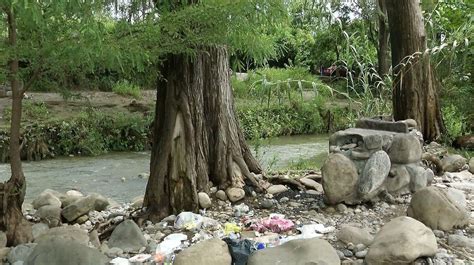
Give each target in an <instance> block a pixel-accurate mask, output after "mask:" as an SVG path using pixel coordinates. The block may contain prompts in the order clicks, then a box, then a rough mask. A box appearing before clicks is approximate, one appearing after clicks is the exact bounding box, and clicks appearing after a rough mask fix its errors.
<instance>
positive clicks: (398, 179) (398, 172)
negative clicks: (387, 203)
mask: <svg viewBox="0 0 474 265" xmlns="http://www.w3.org/2000/svg"><path fill="white" fill-rule="evenodd" d="M409 185H410V174H409V173H408V170H407V168H406V166H404V165H397V164H392V168H391V169H390V172H389V174H388V177H387V178H386V179H385V184H384V186H385V188H386V189H387V191H388V192H389V193H390V194H395V195H399V194H405V193H409V192H410V190H409Z"/></svg>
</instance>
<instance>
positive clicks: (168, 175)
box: [144, 47, 261, 221]
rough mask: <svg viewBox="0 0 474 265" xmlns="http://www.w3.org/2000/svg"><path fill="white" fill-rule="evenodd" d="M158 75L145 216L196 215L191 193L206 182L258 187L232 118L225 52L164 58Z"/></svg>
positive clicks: (255, 165) (195, 201)
mask: <svg viewBox="0 0 474 265" xmlns="http://www.w3.org/2000/svg"><path fill="white" fill-rule="evenodd" d="M162 74H163V76H164V81H160V83H159V84H158V93H157V101H156V117H155V128H154V136H153V139H154V145H153V150H152V155H151V163H150V172H151V176H150V179H149V180H148V184H147V188H146V193H145V202H144V206H145V207H146V208H147V213H148V218H149V219H151V220H154V221H156V220H160V219H161V218H163V217H166V216H168V215H170V214H176V213H179V212H181V211H183V210H186V211H197V210H198V209H199V205H198V198H197V197H198V196H197V192H198V191H208V189H209V181H212V182H213V184H214V185H218V186H219V187H220V188H222V189H225V188H227V187H231V186H232V187H243V186H244V185H245V181H249V183H250V184H252V185H253V186H256V187H258V186H259V185H258V182H257V180H256V179H255V178H254V177H253V174H251V172H254V173H260V172H261V168H260V166H259V165H258V163H257V161H256V160H255V158H254V157H253V156H252V154H251V152H250V150H249V148H248V146H247V144H246V143H245V140H244V138H243V134H242V132H241V130H240V127H239V123H238V121H237V118H236V116H235V110H234V99H233V95H232V90H231V87H230V82H229V64H228V54H227V50H226V49H225V48H223V47H212V48H207V49H205V50H204V51H202V52H199V53H198V54H197V56H196V57H195V58H189V57H188V56H185V55H172V56H169V58H168V59H167V60H166V61H165V62H164V66H163V69H162Z"/></svg>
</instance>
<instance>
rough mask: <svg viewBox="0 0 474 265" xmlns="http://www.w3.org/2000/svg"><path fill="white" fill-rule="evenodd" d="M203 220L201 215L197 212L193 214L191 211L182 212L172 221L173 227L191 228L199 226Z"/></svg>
mask: <svg viewBox="0 0 474 265" xmlns="http://www.w3.org/2000/svg"><path fill="white" fill-rule="evenodd" d="M202 222H203V217H202V216H201V215H199V214H195V213H192V212H182V213H180V214H179V215H178V216H177V217H176V220H175V221H174V228H176V229H182V228H184V229H186V230H193V229H199V228H201V225H202Z"/></svg>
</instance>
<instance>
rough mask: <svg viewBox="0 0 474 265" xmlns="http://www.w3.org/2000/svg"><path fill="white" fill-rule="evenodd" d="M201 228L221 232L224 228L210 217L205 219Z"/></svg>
mask: <svg viewBox="0 0 474 265" xmlns="http://www.w3.org/2000/svg"><path fill="white" fill-rule="evenodd" d="M201 228H202V229H207V230H219V229H221V228H222V226H221V224H220V223H219V222H218V221H217V220H214V219H212V218H209V217H203V218H202V224H201Z"/></svg>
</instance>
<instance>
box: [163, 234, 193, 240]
mask: <svg viewBox="0 0 474 265" xmlns="http://www.w3.org/2000/svg"><path fill="white" fill-rule="evenodd" d="M164 240H176V241H180V242H181V241H184V240H188V236H187V235H185V234H183V233H174V234H169V235H168V236H166V237H165V239H164Z"/></svg>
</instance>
